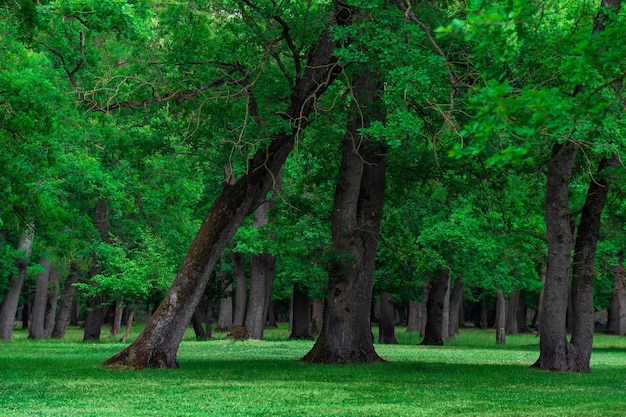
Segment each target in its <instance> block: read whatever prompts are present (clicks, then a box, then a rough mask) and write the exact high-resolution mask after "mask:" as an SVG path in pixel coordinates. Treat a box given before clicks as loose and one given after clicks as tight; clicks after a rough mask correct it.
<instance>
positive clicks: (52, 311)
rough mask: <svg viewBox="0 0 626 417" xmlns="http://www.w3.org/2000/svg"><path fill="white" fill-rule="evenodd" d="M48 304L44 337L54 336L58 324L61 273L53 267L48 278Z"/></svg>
mask: <svg viewBox="0 0 626 417" xmlns="http://www.w3.org/2000/svg"><path fill="white" fill-rule="evenodd" d="M47 299H48V302H47V303H46V317H45V319H44V329H43V330H44V337H50V336H52V332H53V330H54V325H55V322H56V315H57V305H58V303H59V273H58V271H57V269H56V268H55V267H51V269H50V275H49V277H48V297H47Z"/></svg>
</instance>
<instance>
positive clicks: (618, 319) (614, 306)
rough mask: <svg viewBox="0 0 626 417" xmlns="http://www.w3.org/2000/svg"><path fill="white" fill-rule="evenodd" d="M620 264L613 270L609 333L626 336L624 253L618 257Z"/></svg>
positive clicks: (620, 253)
mask: <svg viewBox="0 0 626 417" xmlns="http://www.w3.org/2000/svg"><path fill="white" fill-rule="evenodd" d="M617 259H618V264H617V265H615V266H614V267H613V268H612V272H613V284H614V286H613V293H612V295H611V306H610V308H609V321H608V323H607V332H608V333H611V334H616V335H620V336H622V335H624V334H626V289H625V288H624V283H625V281H626V277H625V276H624V251H620V252H619V253H618V255H617Z"/></svg>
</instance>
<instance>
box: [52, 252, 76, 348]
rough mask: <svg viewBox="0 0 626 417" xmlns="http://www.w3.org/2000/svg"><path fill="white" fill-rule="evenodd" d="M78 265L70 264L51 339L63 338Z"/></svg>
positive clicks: (74, 292)
mask: <svg viewBox="0 0 626 417" xmlns="http://www.w3.org/2000/svg"><path fill="white" fill-rule="evenodd" d="M78 273H79V270H78V264H77V263H76V262H75V261H72V262H71V263H70V271H69V274H68V276H67V278H66V279H65V284H63V295H62V296H61V302H60V303H59V311H58V313H57V315H56V318H55V320H54V329H53V330H52V337H54V338H59V339H60V338H63V337H64V336H65V330H66V328H67V322H68V318H69V315H70V311H71V308H72V301H73V299H74V295H75V294H76V288H74V284H75V283H76V282H78Z"/></svg>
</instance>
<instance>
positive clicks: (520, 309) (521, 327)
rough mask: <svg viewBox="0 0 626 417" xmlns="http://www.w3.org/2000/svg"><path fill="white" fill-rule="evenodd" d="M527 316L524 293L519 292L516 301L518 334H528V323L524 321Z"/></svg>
mask: <svg viewBox="0 0 626 417" xmlns="http://www.w3.org/2000/svg"><path fill="white" fill-rule="evenodd" d="M527 314H528V310H527V308H526V295H525V293H524V291H519V296H518V299H517V311H516V316H517V331H518V332H519V333H526V332H528V323H527V320H526V315H527Z"/></svg>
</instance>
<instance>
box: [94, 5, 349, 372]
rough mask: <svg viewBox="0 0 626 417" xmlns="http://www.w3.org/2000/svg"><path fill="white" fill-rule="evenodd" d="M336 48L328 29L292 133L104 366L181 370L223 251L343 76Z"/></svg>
mask: <svg viewBox="0 0 626 417" xmlns="http://www.w3.org/2000/svg"><path fill="white" fill-rule="evenodd" d="M351 17H352V11H351V10H350V9H347V8H346V7H344V6H342V5H337V6H336V7H335V10H334V12H333V16H332V18H331V21H330V24H335V23H339V24H347V23H348V22H349V19H351ZM335 46H336V43H335V41H333V40H332V39H331V35H330V30H329V29H328V28H326V29H325V30H324V31H323V33H322V34H321V36H320V38H319V40H318V42H317V43H316V44H315V45H314V46H313V47H312V48H311V49H310V52H309V55H308V60H307V65H306V68H305V69H304V71H303V74H302V76H301V77H300V78H298V80H297V82H296V85H295V87H294V92H293V95H292V97H291V102H290V105H289V108H288V109H287V111H286V112H285V116H286V119H287V120H289V121H290V122H291V123H292V125H291V130H290V131H288V132H283V133H279V134H276V136H274V137H273V138H272V141H271V143H270V144H269V145H268V146H267V148H265V149H261V150H259V151H258V152H257V154H256V155H255V156H254V158H253V159H252V161H250V164H249V167H250V168H249V171H248V173H247V174H246V175H244V176H243V177H242V178H241V179H239V180H238V181H237V182H236V183H235V184H233V185H232V186H229V187H227V188H226V189H225V190H224V191H223V192H222V193H221V194H220V196H218V197H217V199H216V201H215V202H214V203H213V206H212V207H211V209H210V210H209V213H208V215H207V217H206V218H205V220H204V221H203V222H202V225H201V226H200V230H199V231H198V233H197V234H196V237H195V238H194V240H193V242H192V244H191V246H190V247H189V250H188V252H187V256H186V257H185V260H184V262H183V265H182V266H181V268H180V270H179V272H178V274H177V276H176V279H175V280H174V283H173V284H172V286H171V287H170V289H169V291H168V293H167V295H166V296H165V299H164V300H163V301H162V302H161V304H160V306H159V308H158V309H157V311H156V312H155V313H154V314H153V316H152V318H151V319H150V321H149V322H148V324H147V325H146V327H145V328H144V331H143V332H142V333H141V334H140V335H139V337H138V338H137V339H136V340H135V342H133V343H132V344H131V345H130V346H128V347H127V348H126V349H124V350H123V351H122V352H120V353H119V354H117V355H115V356H113V357H112V358H110V359H109V360H107V361H106V362H105V364H106V365H118V366H119V365H121V366H128V367H131V368H134V369H141V368H145V367H159V368H173V367H178V362H177V361H176V355H177V353H178V347H179V345H180V341H181V340H182V337H183V334H184V331H185V328H186V326H187V324H188V323H189V321H190V320H191V316H192V314H193V311H194V310H195V308H196V305H197V304H198V301H199V299H200V296H201V295H202V293H203V292H204V289H205V287H206V284H207V281H208V279H209V276H210V274H211V272H212V271H213V269H214V267H215V265H216V263H217V261H218V260H219V258H220V256H221V254H222V251H223V250H224V248H225V247H226V245H227V244H228V242H229V241H230V239H231V237H232V236H233V235H234V234H235V232H236V231H237V229H238V228H239V225H240V224H241V222H242V221H243V219H244V218H245V217H246V216H247V215H248V214H249V213H251V212H252V211H253V210H255V209H256V208H257V207H258V206H259V205H260V204H261V203H262V202H263V201H264V200H265V198H266V195H267V192H268V191H269V190H270V188H271V186H272V185H273V183H274V178H275V177H276V175H277V174H278V173H279V171H280V169H281V167H282V165H283V163H284V162H285V159H286V158H287V155H288V154H289V152H290V151H291V149H292V147H293V144H294V140H295V138H296V137H297V136H298V135H300V133H301V132H302V130H303V129H304V128H305V127H306V125H307V124H308V120H309V116H310V115H311V113H312V111H313V109H314V107H315V104H316V100H315V98H316V97H320V96H321V95H322V94H323V93H324V91H325V90H326V88H327V87H328V86H329V85H330V84H331V83H332V81H333V80H334V79H335V78H336V76H337V75H338V74H339V73H340V67H339V65H338V63H337V59H336V58H335V57H334V56H333V53H334V49H335Z"/></svg>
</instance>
